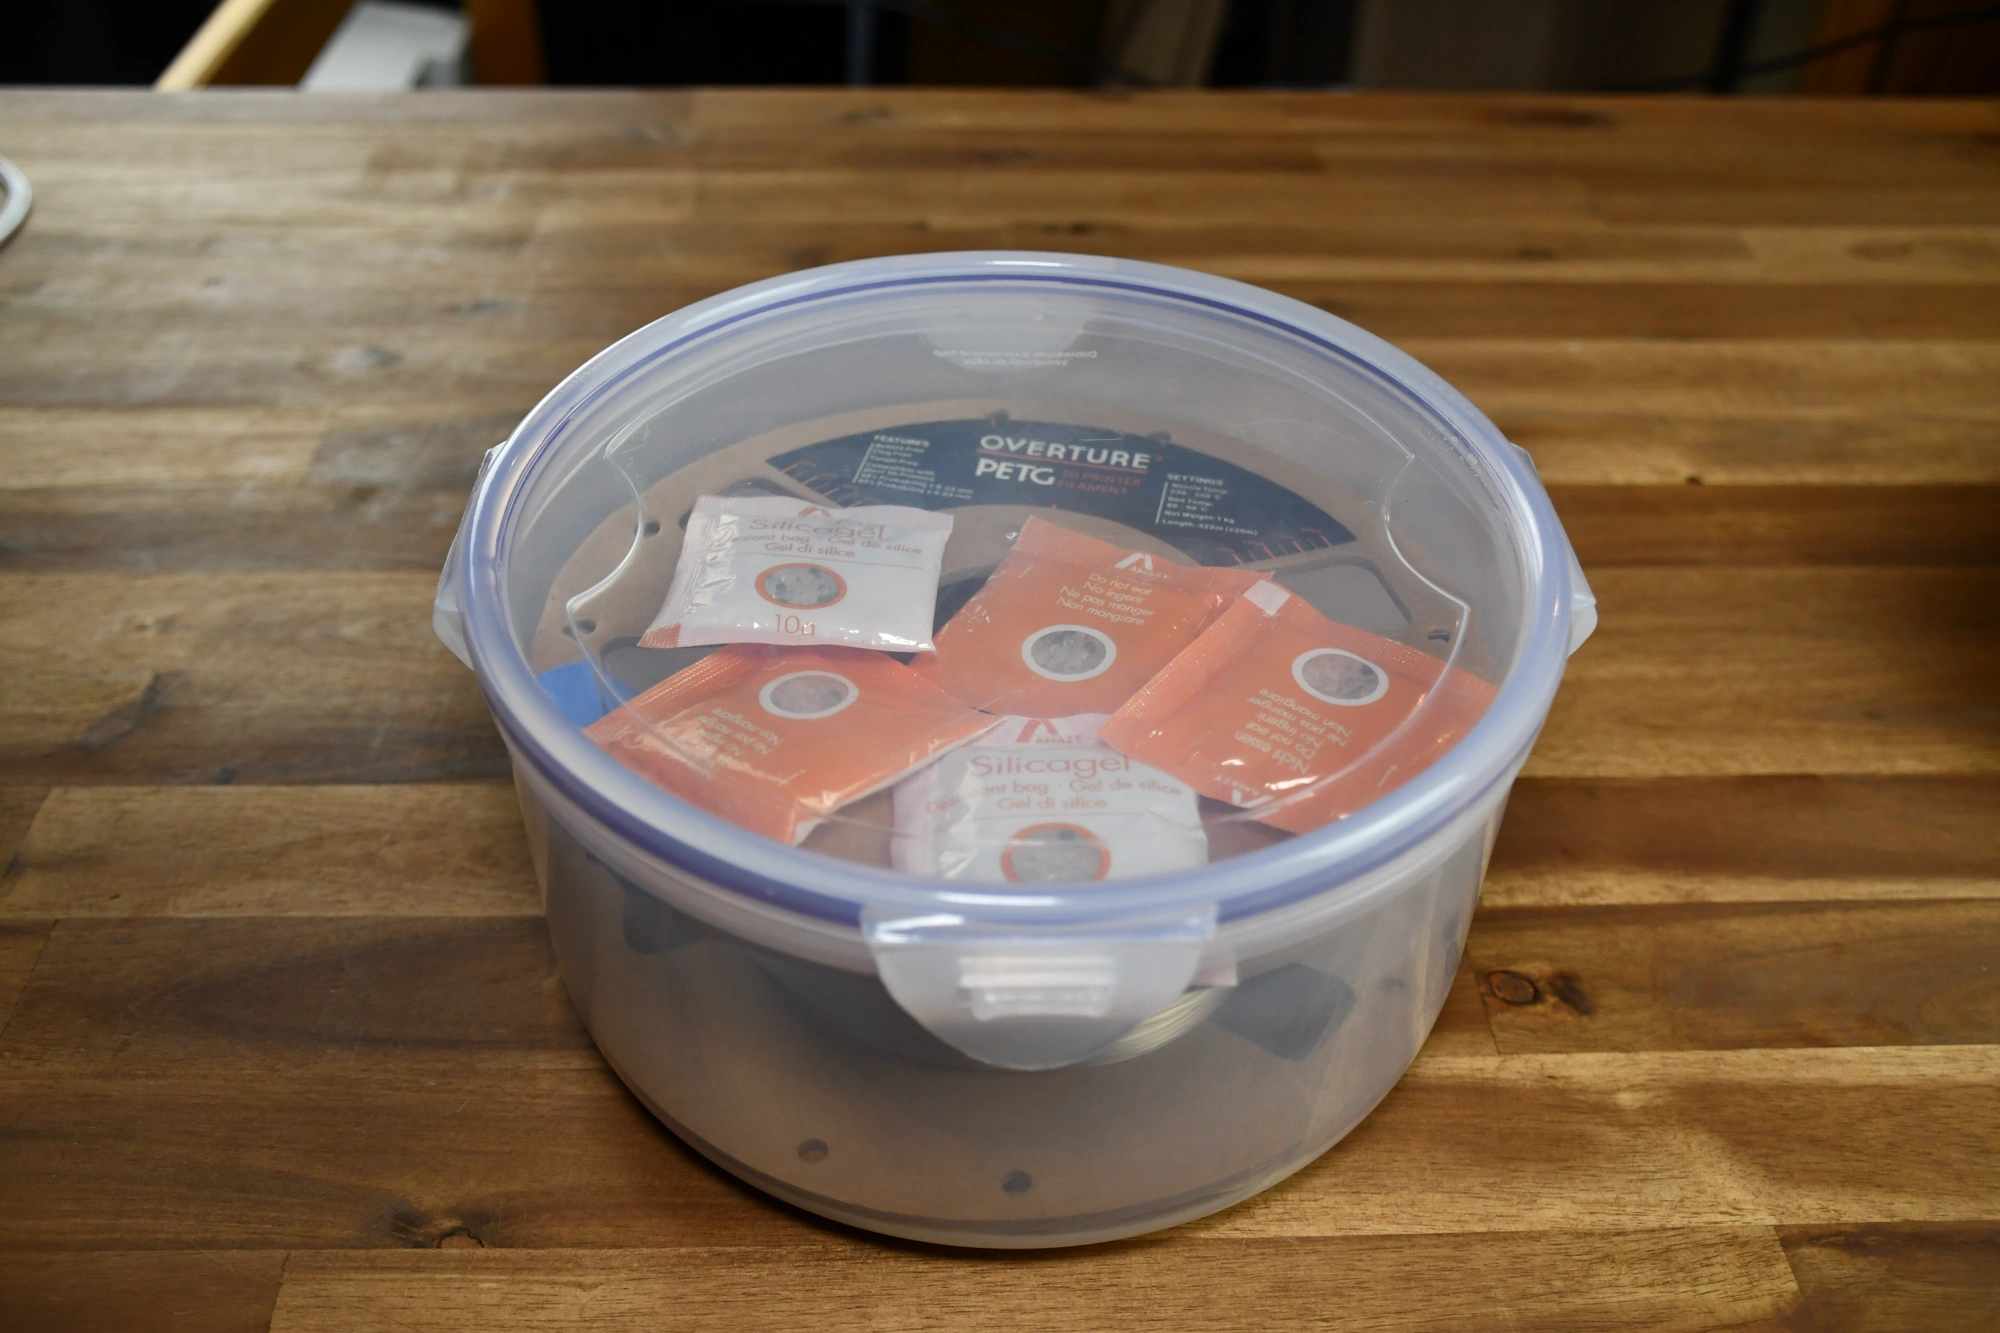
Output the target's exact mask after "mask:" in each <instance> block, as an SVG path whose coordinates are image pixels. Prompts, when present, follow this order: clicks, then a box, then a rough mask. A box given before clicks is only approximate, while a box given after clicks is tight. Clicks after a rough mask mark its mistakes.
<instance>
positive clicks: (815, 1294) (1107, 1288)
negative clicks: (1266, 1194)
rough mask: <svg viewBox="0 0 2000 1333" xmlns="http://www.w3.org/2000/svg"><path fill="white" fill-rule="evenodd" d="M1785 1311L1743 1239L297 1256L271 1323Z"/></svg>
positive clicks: (1540, 1325)
mask: <svg viewBox="0 0 2000 1333" xmlns="http://www.w3.org/2000/svg"><path fill="white" fill-rule="evenodd" d="M1024 1263H1025V1264H1026V1266H1025V1267H1024ZM1030 1274H1032V1279H1033V1280H1026V1281H1024V1280H1023V1279H1024V1278H1026V1277H1028V1276H1029V1275H1030ZM913 1287H915V1288H920V1289H922V1290H923V1291H924V1292H925V1293H926V1295H925V1298H924V1299H923V1300H922V1301H921V1302H911V1301H909V1300H908V1299H907V1294H908V1292H909V1291H910V1290H911V1289H912V1288H913ZM1799 1306H1800V1302H1799V1298H1798V1292H1797V1288H1796V1286H1795V1285H1794V1283H1793V1281H1792V1278H1791V1274H1790V1272H1789V1270H1788V1269H1787V1268H1786V1267H1785V1265H1784V1262H1783V1255H1782V1253H1781V1252H1780V1251H1779V1249H1778V1246H1777V1245H1776V1243H1775V1242H1774V1240H1773V1239H1772V1237H1771V1235H1770V1233H1769V1232H1768V1231H1767V1230H1765V1229H1763V1228H1756V1227H1746V1228H1707V1229H1700V1230H1689V1231H1668V1232H1648V1233H1623V1234H1611V1235H1553V1236H1535V1237H1529V1236H1521V1235H1512V1234H1508V1233H1506V1232H1489V1233H1486V1234H1483V1235H1477V1236H1459V1237H1451V1238H1443V1237H1396V1238H1393V1239H1390V1238H1374V1237H1369V1238H1358V1237H1343V1238H1339V1239H1315V1240H1309V1241H1302V1242H1301V1241H1290V1240H1253V1241H1244V1242H1218V1241H1205V1242H1200V1243H1193V1244H1187V1243H1183V1244H1172V1243H1171V1242H1159V1243H1139V1244H1126V1245H1113V1246H1103V1247H1096V1248H1093V1249H1090V1250H1086V1251H1082V1252H1079V1253H1071V1254H1060V1255H1044V1256H1038V1257H1036V1258H1034V1259H1033V1260H1027V1261H1023V1260H1018V1259H1017V1260H1015V1261H1012V1262H1006V1261H996V1260H995V1259H993V1258H990V1257H983V1256H976V1255H968V1254H964V1253H953V1252H936V1251H922V1250H914V1249H883V1248H880V1247H874V1246H862V1245H854V1244H829V1245H826V1246H824V1247H816V1248H810V1249H776V1248H771V1247H745V1248H739V1249H721V1248H709V1249H693V1250H673V1251H651V1252H649V1251H644V1250H621V1251H610V1252H600V1253H595V1254H588V1253H577V1252H568V1253H563V1252H552V1251H528V1252H520V1251H514V1252H494V1251H487V1252H472V1253H452V1254H401V1253H379V1254H339V1253H314V1254H300V1255H296V1256H294V1259H293V1262H292V1264H291V1267H290V1269H289V1270H288V1272H287V1274H286V1278H285V1286H284V1290H283V1292H282V1293H281V1294H280V1296H279V1300H278V1308H277V1311H276V1313H275V1315H274V1316H273V1318H272V1322H271V1328H272V1330H273V1333H309V1331H310V1330H320V1329H325V1330H340V1331H341V1333H350V1331H359V1330H369V1329H403V1328H411V1327H417V1328H428V1329H438V1330H451V1329H481V1330H484V1329H490V1328H509V1329H523V1330H526V1329H535V1330H554V1329H581V1328H586V1327H587V1328H592V1329H606V1330H619V1329H633V1330H637V1329H647V1330H662V1331H665V1330H677V1329H710V1328H715V1327H717V1326H720V1325H727V1326H728V1327H730V1328H740V1329H745V1330H761V1329H773V1330H775V1329H792V1328H798V1327H801V1326H810V1327H812V1328H816V1329H827V1330H844V1329H868V1330H882V1331H883V1333H891V1331H901V1330H916V1329H941V1328H974V1327H976V1328H981V1329H995V1330H1005V1329H1048V1328H1104V1329H1166V1328H1194V1327H1199V1328H1204V1329H1218V1330H1224V1329H1259V1330H1261V1329H1274V1328H1304V1327H1312V1328H1327V1329H1388V1328H1396V1329H1412V1330H1421V1329H1437V1330H1444V1329H1449V1330H1453V1333H1460V1331H1466V1333H1470V1331H1472V1330H1489V1329H1490V1330H1503V1329H1505V1330H1512V1329H1517V1328H1522V1327H1531V1328H1536V1329H1548V1330H1580V1329H1586V1328H1606V1327H1618V1328H1626V1329H1649V1330H1669V1329H1672V1330H1694V1329H1712V1328H1721V1327H1728V1328H1732V1329H1745V1330H1749V1329H1763V1330H1777V1329H1791V1328H1796V1327H1798V1326H1799V1324H1798V1319H1799V1317H1800V1309H1799Z"/></svg>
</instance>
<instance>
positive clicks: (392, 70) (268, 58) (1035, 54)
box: [0, 0, 2000, 96]
mask: <svg viewBox="0 0 2000 1333" xmlns="http://www.w3.org/2000/svg"><path fill="white" fill-rule="evenodd" d="M0 83H13V84H67V85H74V84H139V85H153V86H157V87H161V88H165V89H179V88H191V87H201V86H211V85H230V84H267V85H268V84H299V85H302V86H304V87H305V88H307V89H309V90H326V91H369V90H381V91H389V90H394V89H400V88H419V87H452V86H459V85H464V84H501V85H507V84H515V85H520V84H556V85H571V86H606V85H611V86H635V85H636V86H670V85H689V84H855V85H869V84H918V85H925V84H928V85H956V86H1012V87H1018V86H1035V85H1040V86H1071V87H1103V86H1126V87H1201V86H1208V87H1237V88H1354V89H1378V88H1381V89H1387V88H1401V89H1543V90H1551V91H1630V92H1642V91H1645V92H1663V93H1664V92H1690V93H1714V94H1746V95H1785V94H1808V95H1867V94H1886V95H1904V96H1910V95H1917V96H1922V95H1932V96H1944V95H1956V96H1965V95H1979V94H1990V93H1994V92H1996V91H2000V4H1992V3H1980V2H1979V0H652V2H651V3H629V2H622V0H540V3H536V2H535V0H395V2H394V3H390V2H388V0H363V3H359V4H355V3H352V2H351V0H223V2H222V3H221V4H219V5H218V4H216V3H214V2H213V0H11V3H10V4H8V5H6V6H4V7H0Z"/></svg>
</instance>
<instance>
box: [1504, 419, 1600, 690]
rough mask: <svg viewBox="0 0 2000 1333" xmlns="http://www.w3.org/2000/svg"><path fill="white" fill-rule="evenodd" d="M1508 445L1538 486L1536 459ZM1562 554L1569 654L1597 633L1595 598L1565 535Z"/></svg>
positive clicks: (1539, 475)
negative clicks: (1565, 567) (1566, 564)
mask: <svg viewBox="0 0 2000 1333" xmlns="http://www.w3.org/2000/svg"><path fill="white" fill-rule="evenodd" d="M1507 443H1508V444H1509V445H1512V446H1513V450H1514V452H1515V453H1517V454H1519V455H1520V456H1521V461H1522V462H1524V463H1526V464H1527V465H1528V471H1530V472H1532V473H1533V474H1534V477H1535V484H1536V485H1541V481H1542V470H1541V469H1540V468H1538V467H1536V466H1535V456H1534V455H1533V454H1531V453H1529V452H1528V451H1527V450H1526V449H1523V448H1522V447H1521V446H1520V445H1518V444H1515V443H1514V442H1513V441H1512V440H1509V441H1507ZM1542 494H1544V495H1547V494H1548V487H1546V486H1543V487H1542ZM1563 553H1564V554H1565V555H1567V556H1568V557H1569V651H1570V652H1572V653H1574V652H1575V651H1576V650H1577V649H1579V648H1581V647H1583V641H1584V640H1585V639H1587V638H1589V637H1590V636H1591V635H1592V634H1593V633H1595V632H1596V630H1597V594H1596V593H1594V592H1592V591H1591V590H1590V580H1589V579H1587V578H1585V577H1584V576H1583V562H1582V561H1580V560H1578V559H1577V558H1576V547H1575V546H1573V545H1571V544H1570V540H1569V534H1568V533H1566V532H1565V533H1564V534H1563Z"/></svg>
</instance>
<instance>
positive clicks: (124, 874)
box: [0, 783, 541, 917]
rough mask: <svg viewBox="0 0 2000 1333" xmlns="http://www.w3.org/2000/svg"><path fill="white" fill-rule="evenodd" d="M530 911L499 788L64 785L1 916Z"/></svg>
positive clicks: (14, 877)
mask: <svg viewBox="0 0 2000 1333" xmlns="http://www.w3.org/2000/svg"><path fill="white" fill-rule="evenodd" d="M169 849H171V850H169ZM540 914H541V898H540V895H539V894H538V892H537V891H536V888H535V880H534V874H533V872H532V869H531V867H530V865H529V860H528V847H527V841H526V838H525V837H524V835H523V833H522V830H521V812H520V808H519V806H518V805H517V804H516V803H515V799H514V792H513V789H512V788H511V787H510V786H507V785H505V784H501V783H458V784H448V785H426V784H405V785H400V786H393V787H371V786H337V787H303V786H301V787H263V788H259V787H236V786H231V787H80V788H78V787H72V788H58V789H57V790H56V791H54V792H53V793H51V794H50V796H49V799H48V801H47V803H46V804H44V805H43V806H42V809H41V813H40V814H39V815H38V816H37V817H36V820H35V825H34V828H33V830H32V831H31V832H30V833H29V835H28V839H27V842H26V843H25V845H23V847H22V848H21V850H20V852H19V853H18V854H17V855H16V856H15V858H14V863H13V865H12V867H11V868H10V869H9V871H8V874H7V877H6V879H5V881H4V882H0V916H9V917H41V916H48V917H56V916H62V917H76V916H236V915H243V916H289V915H312V916H321V917H327V916H421V917H438V916H539V915H540Z"/></svg>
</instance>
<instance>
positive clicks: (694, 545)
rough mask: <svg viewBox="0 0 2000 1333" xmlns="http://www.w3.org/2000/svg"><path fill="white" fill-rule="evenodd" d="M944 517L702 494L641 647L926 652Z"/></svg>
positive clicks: (946, 531) (947, 523) (947, 530)
mask: <svg viewBox="0 0 2000 1333" xmlns="http://www.w3.org/2000/svg"><path fill="white" fill-rule="evenodd" d="M950 536H951V516H950V515H949V514H933V513H931V512H930V511H929V510H927V509H910V508H906V507H905V506H902V505H865V506H862V507H860V508H857V509H828V508H825V507H824V506H821V505H816V504H810V503H808V502H806V501H804V500H792V499H787V498H785V497H783V496H744V497H729V496H720V495H704V496H702V497H701V499H699V500H697V501H695V505H694V511H693V512H692V513H690V514H689V515H688V524H687V538H686V540H685V541H684V542H683V543H682V545H681V558H680V563H679V564H678V565H677V566H675V568H674V582H673V586H672V587H671V588H670V589H668V591H667V600H666V604H665V605H664V606H662V607H661V608H660V613H659V615H657V616H655V617H654V618H653V623H652V624H651V625H650V626H648V627H647V629H646V632H645V634H644V635H643V636H641V637H640V639H639V644H640V646H641V647H644V648H674V647H679V646H684V645H693V644H706V643H774V644H784V645H793V646H813V647H822V648H830V647H843V648H875V649H880V650H881V651H883V652H932V651H935V647H934V645H933V644H932V643H931V615H932V611H933V609H934V607H935V605H936V602H937V584H938V568H939V565H940V563H941V562H942V561H943V559H944V544H945V540H946V539H947V538H948V537H950Z"/></svg>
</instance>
